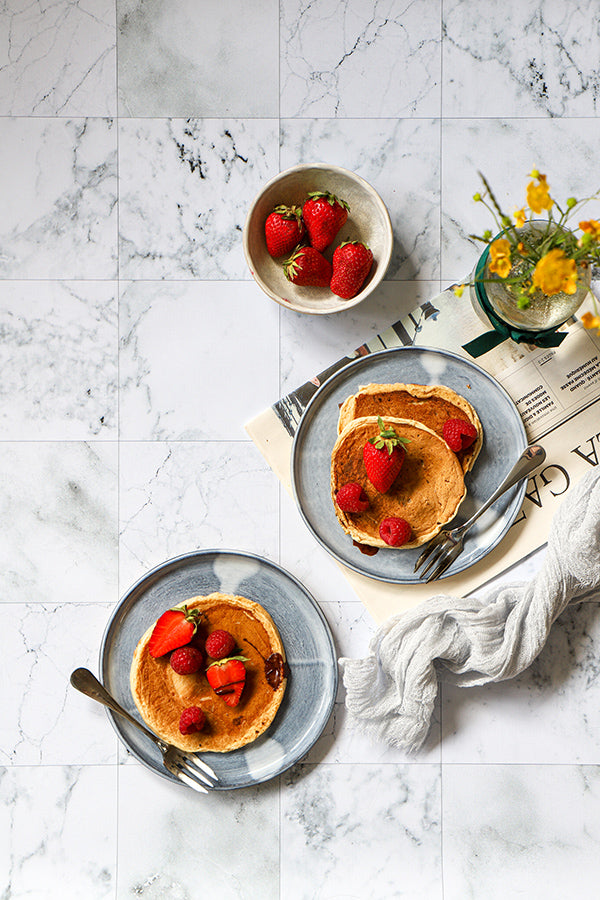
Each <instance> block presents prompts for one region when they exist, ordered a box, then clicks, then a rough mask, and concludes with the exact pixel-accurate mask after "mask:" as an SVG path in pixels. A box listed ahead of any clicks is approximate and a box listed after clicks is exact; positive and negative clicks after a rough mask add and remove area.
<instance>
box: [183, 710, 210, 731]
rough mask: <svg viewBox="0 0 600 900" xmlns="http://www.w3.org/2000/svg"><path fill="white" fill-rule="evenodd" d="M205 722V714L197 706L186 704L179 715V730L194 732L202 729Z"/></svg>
mask: <svg viewBox="0 0 600 900" xmlns="http://www.w3.org/2000/svg"><path fill="white" fill-rule="evenodd" d="M205 722H206V716H205V715H204V713H203V712H202V710H201V709H200V707H199V706H188V707H187V708H186V709H184V710H183V712H182V713H181V716H180V717H179V730H180V732H181V733H182V734H194V732H195V731H202V729H203V728H204V724H205Z"/></svg>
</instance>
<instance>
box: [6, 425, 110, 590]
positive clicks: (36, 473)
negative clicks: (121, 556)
mask: <svg viewBox="0 0 600 900" xmlns="http://www.w3.org/2000/svg"><path fill="white" fill-rule="evenodd" d="M117 468H118V447H117V445H116V443H113V442H108V441H96V442H94V443H93V444H87V443H83V442H77V441H56V442H51V441H39V442H38V441H25V442H21V443H19V442H10V441H6V442H4V443H0V471H2V472H5V473H10V477H8V476H7V477H6V478H5V479H3V480H2V481H0V529H1V530H2V534H3V539H2V542H1V543H0V598H1V601H0V602H9V601H12V602H17V603H47V604H55V605H58V606H60V605H63V604H68V603H82V602H83V603H85V602H91V603H106V602H109V603H110V602H114V601H115V600H116V599H117V536H118V533H117V527H118V526H117Z"/></svg>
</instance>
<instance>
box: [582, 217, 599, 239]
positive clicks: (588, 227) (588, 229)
mask: <svg viewBox="0 0 600 900" xmlns="http://www.w3.org/2000/svg"><path fill="white" fill-rule="evenodd" d="M579 227H580V228H581V230H582V231H584V232H585V233H586V234H590V235H591V236H592V237H593V239H594V240H595V241H600V222H597V221H596V220H595V219H590V220H589V222H580V223H579Z"/></svg>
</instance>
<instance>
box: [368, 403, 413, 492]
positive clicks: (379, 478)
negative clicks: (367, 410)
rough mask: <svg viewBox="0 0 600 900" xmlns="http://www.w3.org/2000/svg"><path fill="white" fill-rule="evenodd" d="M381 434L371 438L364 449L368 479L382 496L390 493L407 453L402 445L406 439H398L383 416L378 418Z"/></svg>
mask: <svg viewBox="0 0 600 900" xmlns="http://www.w3.org/2000/svg"><path fill="white" fill-rule="evenodd" d="M377 423H378V425H379V434H378V435H377V436H376V437H374V438H369V440H368V441H367V443H366V444H365V446H364V447H363V461H364V464H365V469H366V472H367V478H368V479H369V481H370V482H371V484H372V485H373V487H374V488H375V490H377V491H379V492H380V493H381V494H385V493H386V491H389V489H390V488H391V486H392V484H393V483H394V481H395V480H396V477H397V475H398V472H399V471H400V469H401V468H402V463H403V462H404V457H405V455H406V451H405V449H404V447H403V446H402V444H406V443H408V441H407V440H406V438H401V437H398V435H397V434H396V432H395V431H394V429H393V428H386V427H385V425H384V424H383V419H382V418H381V416H377Z"/></svg>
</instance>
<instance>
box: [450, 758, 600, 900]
mask: <svg viewBox="0 0 600 900" xmlns="http://www.w3.org/2000/svg"><path fill="white" fill-rule="evenodd" d="M442 778H443V793H444V806H443V834H444V847H443V866H444V900H479V898H482V897H485V900H505V898H506V897H518V896H521V897H527V898H531V900H543V898H550V897H552V898H554V897H571V896H573V893H574V891H575V892H576V893H577V894H578V895H580V896H582V897H593V896H595V895H596V893H597V887H598V878H599V877H600V857H599V856H598V842H599V840H600V826H599V824H598V815H597V810H598V804H599V802H600V768H599V767H598V766H574V765H560V766H547V765H539V764H536V765H530V766H522V765H509V766H488V765H475V766H468V765H467V766H463V765H453V766H444V767H443V774H442ZM474 800H475V802H474Z"/></svg>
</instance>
